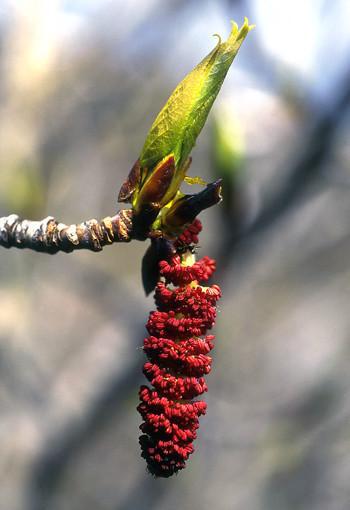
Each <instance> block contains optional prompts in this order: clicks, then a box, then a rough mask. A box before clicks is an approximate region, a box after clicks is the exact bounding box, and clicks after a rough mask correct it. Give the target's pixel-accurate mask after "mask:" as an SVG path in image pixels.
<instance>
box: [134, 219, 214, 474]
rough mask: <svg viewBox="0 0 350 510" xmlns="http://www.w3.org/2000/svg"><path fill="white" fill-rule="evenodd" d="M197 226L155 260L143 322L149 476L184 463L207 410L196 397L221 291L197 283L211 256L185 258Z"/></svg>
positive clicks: (142, 408)
mask: <svg viewBox="0 0 350 510" xmlns="http://www.w3.org/2000/svg"><path fill="white" fill-rule="evenodd" d="M201 228H202V227H201V223H200V221H199V220H195V221H194V222H193V223H192V225H190V226H189V227H188V228H187V229H186V230H185V231H184V232H183V233H182V234H181V235H180V236H179V237H178V239H177V240H176V242H175V248H176V254H175V255H174V256H173V257H172V258H171V259H170V260H167V261H166V260H162V261H161V262H160V263H159V269H160V281H159V282H158V284H157V286H156V290H155V303H156V306H157V310H156V311H152V312H151V313H150V316H149V319H148V322H147V324H146V328H147V331H148V333H149V336H148V337H147V338H145V340H144V343H143V349H144V352H145V354H146V356H147V358H148V361H147V362H146V363H145V364H144V367H143V371H144V374H145V376H146V378H147V379H148V381H149V382H150V384H151V386H152V388H150V387H148V386H141V388H140V401H141V402H140V404H139V406H138V408H137V409H138V411H139V413H140V414H141V416H142V419H143V423H142V424H141V425H140V429H141V431H142V435H141V437H140V445H141V451H142V457H144V458H145V460H146V462H147V466H148V470H149V471H150V473H151V474H153V475H154V476H160V477H169V476H171V475H172V474H174V473H176V472H177V471H179V470H180V469H183V468H184V467H185V463H186V461H187V459H188V457H189V455H190V454H191V453H193V451H194V447H193V441H194V439H196V430H197V429H198V427H199V417H200V416H201V415H203V414H205V412H206V403H205V402H203V401H202V400H195V399H196V397H198V396H199V395H201V394H202V393H204V392H205V391H207V385H206V382H205V380H204V376H205V375H206V374H208V373H209V372H210V369H211V362H212V359H211V357H210V356H209V353H210V351H211V350H212V349H213V347H214V339H215V337H214V335H207V334H206V333H207V330H208V329H211V327H212V326H213V325H214V322H215V317H216V302H217V300H218V299H219V298H220V295H221V293H220V288H219V287H218V285H212V286H210V287H202V286H201V285H200V282H205V281H206V280H208V279H209V278H210V277H211V275H212V274H213V272H214V271H215V261H214V260H213V259H210V258H209V257H203V258H202V259H201V260H199V261H197V262H195V261H191V258H189V257H188V255H189V254H190V253H191V251H192V250H193V246H194V245H195V244H197V243H198V234H199V232H200V231H201ZM189 261H190V263H189ZM191 262H193V263H191Z"/></svg>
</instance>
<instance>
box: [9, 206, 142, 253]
mask: <svg viewBox="0 0 350 510" xmlns="http://www.w3.org/2000/svg"><path fill="white" fill-rule="evenodd" d="M132 238H133V213H132V210H131V209H122V210H120V211H119V212H118V213H117V214H116V215H115V216H112V217H110V216H107V217H106V218H103V219H102V220H100V221H97V220H94V219H92V220H88V221H84V222H83V223H79V224H77V225H65V224H64V223H59V222H58V221H56V220H55V218H53V217H52V216H48V217H47V218H44V219H43V220H40V221H30V220H23V219H21V218H20V217H19V216H17V215H16V214H11V215H10V216H5V217H3V218H0V246H4V247H5V248H13V247H16V248H29V249H31V250H35V251H39V252H43V253H50V254H54V253H57V252H59V251H62V252H65V253H70V252H72V251H74V250H82V249H85V250H91V251H101V250H102V248H103V247H104V246H106V245H109V244H113V243H118V242H124V243H125V242H129V241H131V239H132Z"/></svg>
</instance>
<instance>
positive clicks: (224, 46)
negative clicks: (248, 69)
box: [140, 18, 253, 172]
mask: <svg viewBox="0 0 350 510" xmlns="http://www.w3.org/2000/svg"><path fill="white" fill-rule="evenodd" d="M252 28H253V26H252V25H249V23H248V20H247V18H245V21H244V24H243V26H242V27H241V28H240V29H239V28H238V26H237V24H236V23H233V25H232V31H231V34H230V36H229V38H228V39H227V41H225V42H223V43H222V42H221V39H220V37H219V36H218V37H219V42H218V44H217V45H216V47H215V48H214V49H213V50H212V51H211V52H210V53H209V55H207V56H206V57H205V58H204V59H203V60H202V62H200V63H199V64H198V65H197V66H196V67H195V68H194V69H193V70H192V71H191V72H190V73H189V74H188V75H187V76H186V77H185V78H184V79H183V80H182V82H180V83H179V85H178V86H177V87H176V89H175V90H174V92H173V93H172V95H171V96H170V98H169V100H168V102H167V103H166V105H165V106H164V108H163V109H162V110H161V111H160V113H159V114H158V116H157V118H156V120H155V121H154V123H153V125H152V127H151V130H150V131H149V133H148V135H147V138H146V141H145V144H144V146H143V149H142V151H141V156H140V163H141V167H143V168H147V169H148V171H149V172H151V171H152V169H153V168H154V166H155V165H156V164H157V163H158V162H159V161H160V160H161V159H163V158H164V157H165V156H167V155H168V154H174V157H175V165H176V168H181V167H182V165H183V163H184V162H185V160H186V159H187V158H188V156H189V154H190V152H191V150H192V148H193V146H194V144H195V142H196V139H197V137H198V135H199V133H200V132H201V130H202V128H203V126H204V124H205V121H206V119H207V116H208V114H209V111H210V109H211V107H212V105H213V102H214V101H215V98H216V96H217V95H218V93H219V91H220V88H221V85H222V83H223V81H224V79H225V76H226V74H227V71H228V70H229V68H230V66H231V64H232V61H233V59H234V58H235V56H236V54H237V52H238V50H239V48H240V46H241V44H242V42H243V41H244V39H245V37H246V36H247V34H248V32H249V31H250V30H251V29H252Z"/></svg>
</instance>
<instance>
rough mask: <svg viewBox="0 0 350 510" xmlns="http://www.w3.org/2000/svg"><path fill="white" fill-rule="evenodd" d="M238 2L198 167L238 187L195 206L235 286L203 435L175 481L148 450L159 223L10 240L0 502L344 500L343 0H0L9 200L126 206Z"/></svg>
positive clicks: (74, 217) (347, 206)
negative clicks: (118, 241)
mask: <svg viewBox="0 0 350 510" xmlns="http://www.w3.org/2000/svg"><path fill="white" fill-rule="evenodd" d="M244 16H248V18H249V21H250V22H251V23H256V29H255V30H254V31H253V32H251V33H250V34H249V36H248V38H247V40H246V41H245V42H244V44H243V47H242V48H241V51H240V52H239V54H238V56H237V59H236V61H235V62H234V64H233V66H232V69H231V70H230V72H229V74H228V77H227V79H226V81H225V83H224V86H223V88H222V91H221V93H220V95H219V98H218V100H217V102H216V103H215V105H214V108H213V111H212V113H211V114H210V116H209V120H208V123H207V125H206V126H205V128H204V130H203V132H202V134H201V136H200V137H199V140H198V143H197V147H196V148H195V150H194V151H193V164H192V168H191V171H190V175H201V176H202V177H203V178H205V179H207V180H209V181H210V180H214V179H216V178H218V176H222V177H223V179H224V185H225V189H224V195H225V200H224V202H223V203H222V204H221V205H220V206H218V207H215V208H212V209H210V210H209V211H206V212H205V213H204V214H202V216H201V219H202V221H203V224H204V232H203V235H202V237H201V250H200V254H201V255H210V256H212V257H216V258H217V262H218V271H217V276H216V280H215V281H216V282H217V283H219V284H220V285H221V286H222V289H223V295H224V297H223V299H222V301H221V303H220V312H219V316H218V321H217V326H216V328H215V333H216V334H217V343H216V349H215V351H214V362H213V370H212V373H211V374H210V375H209V376H208V385H209V393H208V394H207V395H206V397H205V399H206V401H207V402H208V413H207V415H206V416H205V417H203V418H202V420H201V428H200V430H199V437H198V439H197V441H196V453H195V454H194V455H193V456H192V457H191V459H190V461H189V462H188V466H187V468H186V470H185V471H183V472H181V473H180V474H179V475H178V476H176V477H173V478H172V479H168V480H162V479H159V480H156V479H153V478H152V477H150V476H149V475H148V474H147V472H146V469H145V463H144V461H143V460H142V459H141V458H140V455H139V446H138V435H139V430H138V426H139V423H140V417H139V415H138V414H137V412H136V410H135V407H136V405H137V402H138V397H137V392H138V387H139V384H140V383H143V382H144V378H143V376H142V372H141V367H142V364H143V362H144V360H145V358H144V355H143V352H142V349H141V348H140V346H141V344H142V341H143V338H144V336H145V328H144V324H145V321H146V319H147V316H148V312H149V310H151V309H152V308H153V306H154V305H153V299H152V296H150V297H148V298H146V297H145V296H144V293H143V290H142V286H141V275H140V265H141V258H142V256H143V253H144V251H145V249H146V243H140V242H136V241H135V242H133V243H131V244H129V245H114V246H112V247H108V248H105V250H104V251H103V252H102V253H99V254H94V253H83V252H80V253H79V252H78V253H74V254H71V255H65V254H58V255H55V256H49V255H43V254H37V253H31V252H29V251H23V252H22V251H18V250H15V249H13V250H5V249H1V251H0V282H1V283H0V509H1V510H68V509H69V510H90V509H91V510H92V509H94V510H95V509H98V510H126V509H133V510H143V509H149V508H152V509H154V510H160V509H161V510H172V509H175V508H181V509H182V510H189V509H197V508H201V509H209V508H212V507H213V506H214V507H215V508H216V510H236V509H237V510H238V509H243V508H244V509H249V510H348V509H349V508H350V487H349V477H350V314H349V311H348V307H349V297H350V264H349V255H350V221H349V219H350V200H349V192H350V150H349V144H348V139H349V130H350V59H349V54H350V30H349V19H350V2H349V1H347V0H309V1H308V2H305V1H304V0H285V1H284V2H281V1H280V0H232V1H230V0H216V1H214V0H201V1H199V0H167V1H164V0H163V1H162V0H147V1H145V0H127V1H125V0H123V1H122V0H110V1H107V0H100V1H97V0H96V1H92V0H85V1H83V0H72V1H64V0H51V1H47V0H46V1H45V0H17V1H16V0H12V1H10V0H8V1H6V0H1V1H0V68H1V81H0V216H3V215H8V214H10V213H17V214H20V215H22V216H23V217H27V218H31V219H39V218H43V217H45V216H47V215H53V216H55V217H56V218H57V219H59V220H60V221H63V222H65V223H76V222H80V221H83V220H86V219H90V218H93V217H97V218H101V217H103V216H106V215H112V214H114V212H115V211H116V208H117V204H116V199H117V193H118V191H119V187H120V185H121V183H122V182H123V180H124V178H125V176H126V175H127V173H128V171H129V169H130V168H131V166H132V164H133V163H134V161H135V160H136V159H137V157H138V155H139V152H140V149H141V147H142V145H143V141H144V138H145V135H146V133H147V131H148V129H149V127H150V126H151V123H152V122H153V119H154V117H155V115H156V114H157V112H158V111H159V109H160V108H161V107H162V106H163V104H164V102H165V101H166V99H167V97H168V96H169V94H170V92H171V91H172V90H173V88H174V87H175V85H176V84H177V83H178V82H179V81H180V80H181V79H182V77H183V76H184V75H185V74H186V73H187V72H188V71H189V70H190V69H191V68H192V67H193V66H194V65H195V64H197V63H198V62H199V60H200V59H201V58H202V57H203V56H204V55H206V54H207V53H208V52H209V51H210V50H211V49H212V48H213V46H214V45H215V44H216V39H213V38H212V37H211V35H212V34H213V33H220V34H221V35H222V36H223V37H226V36H227V35H228V33H229V31H230V20H231V19H234V20H236V21H237V22H239V23H240V24H241V23H242V22H243V17H244Z"/></svg>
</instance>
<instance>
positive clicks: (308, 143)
mask: <svg viewBox="0 0 350 510" xmlns="http://www.w3.org/2000/svg"><path fill="white" fill-rule="evenodd" d="M349 77H350V68H349V69H347V71H346V72H345V73H344V78H343V79H342V81H341V84H340V85H339V90H340V92H339V94H338V96H337V97H336V98H335V100H334V103H333V105H332V108H330V109H329V110H325V111H324V112H322V114H320V115H319V116H318V117H316V116H315V117H316V118H315V119H314V120H313V122H312V126H310V127H309V130H308V133H305V137H304V138H303V147H302V148H301V150H300V155H299V157H298V158H297V159H296V160H295V161H294V162H293V163H292V165H291V169H290V171H289V172H287V173H288V175H289V178H288V179H287V180H286V182H285V184H284V186H282V187H281V189H280V191H279V193H278V194H277V195H276V197H274V198H273V199H272V200H271V202H269V203H268V204H267V205H266V206H265V207H264V208H263V209H262V211H261V212H260V214H259V215H258V217H257V218H256V220H255V221H254V222H253V223H252V224H250V225H248V226H247V227H246V228H243V229H241V230H236V229H231V230H230V231H228V235H227V236H226V242H225V243H223V246H222V248H221V250H220V253H219V255H218V256H217V258H218V259H219V260H220V261H221V264H220V266H221V271H222V272H223V271H225V270H226V269H227V266H228V265H229V264H230V262H231V260H232V254H233V252H235V253H237V251H239V249H243V251H244V253H245V249H246V248H248V247H249V246H252V244H250V243H249V242H248V243H246V242H245V241H247V240H249V241H251V240H252V239H253V238H255V237H256V236H259V235H261V234H263V233H265V232H267V231H268V230H269V228H270V227H272V226H273V225H274V224H275V222H276V221H278V220H280V219H281V218H282V217H283V216H284V215H285V214H287V213H288V212H289V211H290V210H291V209H292V208H293V207H294V206H295V205H296V204H298V203H299V200H301V199H302V197H303V196H304V195H305V193H306V192H307V191H308V190H309V187H310V185H312V184H313V183H314V182H315V180H316V179H317V178H318V177H319V175H320V173H321V171H322V165H323V163H324V161H325V160H326V159H327V157H328V156H329V154H330V151H331V148H332V144H333V141H334V137H335V135H336V132H337V127H338V126H339V124H340V122H341V120H342V119H343V118H344V116H345V115H346V114H347V112H348V111H349V107H350V86H349V83H350V82H349Z"/></svg>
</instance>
